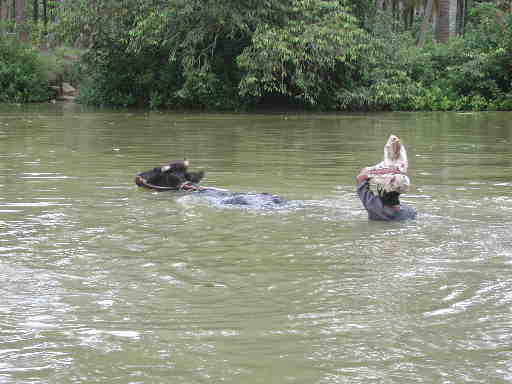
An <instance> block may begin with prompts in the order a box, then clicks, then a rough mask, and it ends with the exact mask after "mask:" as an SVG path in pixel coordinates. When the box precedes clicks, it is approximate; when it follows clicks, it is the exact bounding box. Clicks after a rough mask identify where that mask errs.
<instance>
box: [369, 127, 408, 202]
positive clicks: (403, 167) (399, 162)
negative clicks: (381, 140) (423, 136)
mask: <svg viewBox="0 0 512 384" xmlns="http://www.w3.org/2000/svg"><path fill="white" fill-rule="evenodd" d="M408 167H409V162H408V161H407V151H406V150H405V146H404V145H403V144H402V143H401V142H400V139H399V138H398V137H397V136H395V135H391V136H389V139H388V141H387V143H386V145H384V159H383V161H381V162H380V163H378V164H376V165H374V166H373V167H368V168H366V172H367V173H368V175H369V176H370V181H371V182H372V184H374V185H375V186H376V187H377V190H382V191H385V192H398V193H404V192H407V190H408V189H409V185H410V180H409V178H408V177H407V175H405V173H407V169H408ZM387 170H389V172H386V171H387Z"/></svg>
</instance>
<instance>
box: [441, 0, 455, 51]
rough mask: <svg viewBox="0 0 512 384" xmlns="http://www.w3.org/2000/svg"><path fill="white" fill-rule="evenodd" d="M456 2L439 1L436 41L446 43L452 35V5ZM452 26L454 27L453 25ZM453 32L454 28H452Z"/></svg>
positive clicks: (448, 0) (452, 0)
mask: <svg viewBox="0 0 512 384" xmlns="http://www.w3.org/2000/svg"><path fill="white" fill-rule="evenodd" d="M456 1H457V0H439V27H438V29H437V41H439V42H441V43H447V42H448V40H450V37H451V36H452V35H453V33H452V19H454V18H455V17H454V16H453V15H452V9H453V6H452V4H453V3H454V2H456ZM453 25H455V24H454V23H453ZM454 30H455V28H454Z"/></svg>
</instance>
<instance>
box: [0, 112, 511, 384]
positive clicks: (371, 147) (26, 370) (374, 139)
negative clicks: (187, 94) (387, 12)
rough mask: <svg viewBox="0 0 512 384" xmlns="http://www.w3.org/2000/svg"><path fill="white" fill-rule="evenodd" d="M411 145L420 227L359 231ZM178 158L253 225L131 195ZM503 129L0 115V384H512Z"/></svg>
mask: <svg viewBox="0 0 512 384" xmlns="http://www.w3.org/2000/svg"><path fill="white" fill-rule="evenodd" d="M391 133H393V134H396V135H399V136H400V137H401V138H402V140H403V142H404V143H405V144H406V146H407V150H408V154H409V159H410V171H409V174H410V177H411V179H412V183H413V185H412V188H411V191H410V193H409V194H408V195H406V196H404V197H403V199H402V200H403V201H406V202H407V203H409V204H411V205H413V206H415V207H416V209H417V210H418V212H419V216H418V219H417V220H416V221H414V222H406V223H375V222H368V220H367V215H366V212H365V211H364V210H363V209H362V206H361V204H360V202H359V200H358V198H357V196H356V194H355V186H354V176H355V175H356V174H357V173H358V171H359V169H361V168H362V167H364V166H367V165H373V164H375V163H377V162H379V161H380V160H381V159H382V147H383V144H384V143H385V141H386V139H387V137H388V135H389V134H391ZM183 157H187V158H189V159H190V160H191V163H192V167H191V168H197V169H199V168H202V169H204V170H205V171H206V178H205V180H204V181H203V185H209V186H215V187H220V188H227V189H229V190H232V191H237V192H245V191H256V192H271V193H274V194H278V195H280V196H282V197H283V198H285V199H288V200H291V201H292V204H290V205H288V206H287V207H286V208H284V209H277V210H259V209H247V208H245V209H244V208H240V207H236V206H231V207H222V206H215V205H211V204H209V203H208V202H207V201H205V199H203V198H201V197H200V196H197V195H190V194H189V195H186V194H183V193H181V194H177V193H172V192H164V193H154V192H150V191H147V190H141V189H139V188H137V187H136V186H135V184H134V182H133V179H134V176H135V174H136V173H138V172H140V171H143V170H147V169H151V168H152V167H153V166H156V165H159V164H161V163H163V162H165V161H168V160H173V159H180V158H183ZM511 214H512V113H476V114H456V113H442V114H437V113H425V114H422V113H402V114H398V113H397V114H369V115H362V114H361V115H341V114H340V115H322V114H294V113H271V114H200V113H190V114H189V113H158V112H151V113H149V112H130V111H111V110H91V109H84V108H82V107H80V106H76V105H72V104H66V105H47V106H46V105H45V106H28V107H16V106H7V105H4V106H0V383H2V384H3V383H178V384H180V383H183V384H185V383H187V384H189V383H243V384H255V383H265V384H270V383H272V384H273V383H275V384H282V383H304V384H313V383H314V384H327V383H361V384H367V383H404V384H410V383H510V382H512V310H511V308H512V273H511V272H512V240H511V236H510V228H511V225H512V217H511Z"/></svg>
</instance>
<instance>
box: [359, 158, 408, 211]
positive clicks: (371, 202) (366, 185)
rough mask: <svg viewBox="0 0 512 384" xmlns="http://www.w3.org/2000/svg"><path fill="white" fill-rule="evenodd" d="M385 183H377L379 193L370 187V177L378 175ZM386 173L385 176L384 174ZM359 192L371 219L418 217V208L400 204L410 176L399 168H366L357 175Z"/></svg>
mask: <svg viewBox="0 0 512 384" xmlns="http://www.w3.org/2000/svg"><path fill="white" fill-rule="evenodd" d="M378 175H380V176H381V177H380V178H379V179H380V180H379V181H381V180H383V178H384V180H385V184H382V183H377V195H376V194H374V193H373V192H372V190H371V189H370V179H371V178H372V177H373V176H378ZM384 175H385V176H384ZM386 178H387V179H386ZM356 181H357V194H358V195H359V198H360V199H361V202H362V203H363V206H364V207H365V209H366V210H367V211H368V218H369V219H370V220H382V221H401V220H408V219H415V218H416V214H417V213H416V210H415V209H414V208H413V207H411V206H409V205H406V204H400V193H404V192H406V191H407V189H408V187H409V178H408V177H407V176H406V175H404V174H402V173H401V172H400V171H399V170H398V169H389V168H387V169H386V168H385V169H378V170H371V171H369V170H368V169H366V168H364V169H363V170H362V171H361V173H359V175H358V176H357V177H356Z"/></svg>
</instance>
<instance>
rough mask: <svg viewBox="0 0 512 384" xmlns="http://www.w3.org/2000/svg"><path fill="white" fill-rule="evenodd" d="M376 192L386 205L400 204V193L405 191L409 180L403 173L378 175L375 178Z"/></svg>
mask: <svg viewBox="0 0 512 384" xmlns="http://www.w3.org/2000/svg"><path fill="white" fill-rule="evenodd" d="M375 179H376V180H375V184H376V186H377V193H378V195H379V197H380V199H381V200H382V203H383V204H384V205H387V206H394V205H400V194H401V193H405V192H407V190H408V189H409V185H410V180H409V178H408V177H407V176H406V175H403V174H388V175H380V176H377V177H376V178H375Z"/></svg>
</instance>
